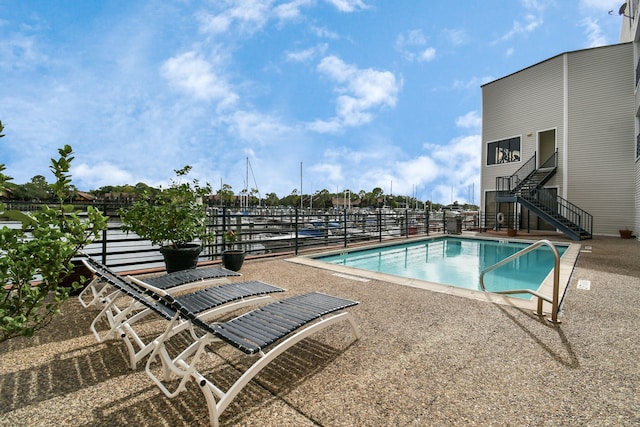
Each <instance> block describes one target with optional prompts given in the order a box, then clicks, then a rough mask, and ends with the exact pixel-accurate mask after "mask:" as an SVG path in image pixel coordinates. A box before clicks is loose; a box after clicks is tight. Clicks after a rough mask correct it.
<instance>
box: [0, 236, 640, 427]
mask: <svg viewBox="0 0 640 427" xmlns="http://www.w3.org/2000/svg"><path fill="white" fill-rule="evenodd" d="M581 243H582V245H583V251H582V253H581V254H580V256H579V258H578V262H577V265H576V268H575V270H574V272H573V275H572V277H571V279H570V284H569V288H568V290H567V295H566V299H565V302H564V306H563V311H562V313H561V316H560V320H561V321H562V323H561V324H560V325H559V326H554V325H552V324H550V323H548V322H546V321H544V320H540V319H539V318H538V317H536V316H534V315H533V314H532V313H531V312H530V311H528V310H523V309H519V308H515V307H510V306H505V305H498V304H493V303H489V302H485V301H478V300H473V299H466V298H462V297H459V296H455V295H448V294H444V293H438V292H432V291H429V290H424V289H418V288H413V287H407V286H402V285H398V284H392V283H388V282H383V281H379V280H369V281H363V280H355V279H354V278H350V277H348V276H346V277H343V276H338V275H334V274H333V273H332V272H330V271H326V270H322V269H318V268H313V267H310V266H304V265H298V264H293V263H290V262H288V261H287V260H285V259H282V258H273V259H262V260H248V261H247V262H245V264H244V266H243V267H242V270H241V273H242V274H243V276H242V277H240V278H238V279H235V280H251V279H259V280H262V281H265V282H268V283H272V284H274V285H278V286H282V287H284V288H286V289H287V292H286V293H285V294H283V295H278V296H277V298H284V297H286V296H287V295H295V294H300V293H303V292H307V291H312V290H319V291H322V292H326V293H329V294H334V295H337V296H342V297H345V298H350V299H355V300H358V301H360V305H358V306H356V307H354V308H352V309H351V312H352V313H353V314H354V315H355V317H356V320H357V323H358V325H359V328H360V332H361V338H360V339H359V340H357V341H354V339H353V337H352V335H351V333H350V331H349V329H348V328H347V327H346V326H343V325H338V326H333V327H331V328H329V329H328V330H326V331H324V332H322V333H319V334H317V335H314V336H313V337H312V338H311V339H308V340H306V341H304V342H302V343H301V344H299V345H297V346H296V347H294V348H293V349H291V350H289V351H287V352H286V353H284V354H283V355H282V356H281V357H279V358H278V359H276V360H275V361H274V362H273V363H272V364H271V365H269V366H268V367H267V368H266V369H265V370H264V371H262V372H261V373H260V374H259V375H258V377H257V378H256V380H254V381H252V382H251V383H250V384H249V385H248V386H247V387H246V388H245V389H244V391H243V392H242V393H241V394H240V395H239V396H238V398H237V399H236V400H235V401H234V402H233V403H232V404H231V405H230V407H229V408H228V409H227V410H226V411H225V412H224V413H223V414H222V416H221V425H224V426H231V425H240V426H242V425H246V426H424V425H434V426H443V425H456V426H460V425H463V426H464V425H482V426H486V425H499V426H504V425H514V426H516V425H517V426H520V425H536V426H541V425H549V426H552V425H553V426H556V425H563V426H584V425H590V426H607V425H611V426H637V425H639V424H640V363H639V361H638V357H639V356H638V355H639V354H640V340H639V339H638V326H639V325H640V321H639V318H638V313H639V308H640V242H639V241H637V240H622V239H619V238H608V237H597V238H595V239H593V240H586V241H583V242H581ZM579 280H587V281H590V285H591V286H590V289H588V290H587V289H580V288H578V286H577V284H578V281H579ZM582 287H583V286H581V288H582ZM63 310H64V314H63V315H62V316H58V317H56V318H55V319H54V321H53V322H52V323H51V324H50V325H48V326H47V328H46V329H44V330H42V331H40V332H38V333H37V335H36V336H35V337H34V338H30V339H25V338H18V339H13V340H10V341H8V342H5V343H2V344H0V394H1V396H0V425H3V426H4V425H6V426H40V425H42V426H50V425H65V426H105V425H109V426H118V425H140V426H147V425H148V426H161V425H164V426H204V425H208V423H209V417H208V413H207V409H206V402H205V399H204V398H203V396H202V394H201V392H200V391H199V389H198V387H197V386H196V385H192V386H191V387H189V389H188V391H187V392H185V393H182V394H181V395H179V396H178V397H176V398H174V399H168V398H166V397H165V396H164V395H163V394H162V392H161V391H160V390H159V389H158V387H157V386H155V385H154V384H153V383H152V382H151V381H150V380H149V378H148V377H147V375H146V374H145V372H144V368H143V366H140V367H138V369H137V370H135V371H132V370H130V369H129V368H128V366H127V362H126V359H125V356H126V354H125V350H124V346H123V344H122V343H121V342H120V341H114V342H109V343H107V344H97V343H96V340H95V338H94V337H93V335H91V333H90V331H89V324H90V323H91V321H92V319H93V317H94V315H95V314H96V312H95V310H87V309H83V308H81V306H80V304H79V303H78V302H77V300H75V299H72V300H70V301H68V302H66V303H65V305H64V307H63ZM163 324H164V322H163V321H161V320H154V321H150V322H147V323H145V324H144V328H146V330H147V331H148V335H149V336H153V335H154V334H157V333H158V332H160V331H162V329H163ZM212 350H213V352H214V353H218V354H220V355H222V356H223V357H224V360H223V361H221V360H220V358H218V357H214V356H215V354H211V355H210V357H209V358H208V362H210V368H209V369H208V370H207V371H206V372H207V373H209V374H211V376H212V377H214V378H217V379H218V380H219V381H220V382H221V384H228V383H229V381H230V380H233V379H234V378H235V377H237V376H238V371H237V369H236V368H237V367H242V366H246V365H247V359H248V357H247V356H243V355H239V354H235V353H230V352H227V351H224V350H225V349H221V348H218V347H215V348H212ZM209 359H210V360H209ZM207 366H209V365H207Z"/></svg>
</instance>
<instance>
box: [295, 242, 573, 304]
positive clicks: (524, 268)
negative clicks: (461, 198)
mask: <svg viewBox="0 0 640 427" xmlns="http://www.w3.org/2000/svg"><path fill="white" fill-rule="evenodd" d="M532 243H534V242H533V241H517V240H504V239H498V238H495V239H494V238H477V237H433V238H426V239H424V238H423V239H418V240H411V241H406V242H402V243H392V244H379V245H377V246H375V247H367V248H363V249H351V250H342V251H333V252H330V253H326V254H324V255H323V254H321V255H313V256H305V257H297V258H293V259H291V260H290V261H292V262H296V263H299V264H305V265H311V266H314V267H318V268H323V269H327V270H332V271H334V272H335V273H336V274H340V275H353V276H356V277H358V278H368V279H377V280H383V281H387V282H392V283H397V284H401V285H406V286H413V287H419V288H423V289H428V290H432V291H437V292H444V293H450V294H455V295H459V296H464V297H467V298H474V299H482V300H489V301H493V302H497V303H506V304H511V305H517V306H521V307H522V306H523V304H521V303H518V302H517V301H520V302H523V303H526V304H524V306H526V307H527V308H528V307H530V306H531V304H529V303H532V304H533V301H532V300H531V298H532V297H531V296H530V295H528V294H521V295H518V296H515V295H511V296H507V295H496V294H488V293H486V292H482V291H480V290H479V289H480V287H479V276H480V272H481V271H482V270H483V269H485V268H487V267H489V266H492V265H494V264H495V263H497V262H499V261H500V260H502V259H505V258H507V257H509V256H510V255H512V254H514V253H516V252H518V251H520V250H521V249H524V248H526V247H527V246H529V245H530V244H532ZM555 246H556V248H557V250H558V252H559V253H560V255H561V260H560V266H561V268H560V295H563V294H564V292H565V289H566V287H567V285H568V282H569V279H570V276H571V272H572V270H573V267H574V265H575V262H576V261H577V257H578V254H579V249H580V245H579V244H573V243H560V244H556V245H555ZM552 271H553V254H552V251H551V249H549V248H548V247H546V246H542V247H540V248H538V249H536V250H534V251H533V252H531V253H529V254H526V255H524V256H522V257H520V258H518V259H516V260H514V261H513V262H510V263H508V264H506V265H505V266H502V267H499V268H497V269H496V270H493V271H491V272H489V273H487V274H486V275H485V285H486V287H487V290H488V291H501V290H508V289H523V288H524V289H531V290H537V291H538V292H541V293H544V294H546V295H551V294H552V288H553V274H552ZM512 297H515V298H512ZM518 297H519V298H518ZM513 300H516V303H514V302H513ZM533 307H535V305H534V306H533Z"/></svg>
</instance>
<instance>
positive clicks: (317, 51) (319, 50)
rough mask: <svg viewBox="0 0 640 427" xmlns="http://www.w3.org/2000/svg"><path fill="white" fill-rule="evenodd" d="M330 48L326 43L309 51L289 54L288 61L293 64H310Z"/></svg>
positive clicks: (304, 50)
mask: <svg viewBox="0 0 640 427" xmlns="http://www.w3.org/2000/svg"><path fill="white" fill-rule="evenodd" d="M328 47H329V46H328V45H327V44H326V43H322V44H319V45H317V46H314V47H310V48H308V49H303V50H297V51H293V52H287V60H288V61H292V62H308V61H310V60H312V59H314V58H315V57H316V56H318V55H323V54H324V52H326V50H327V49H328Z"/></svg>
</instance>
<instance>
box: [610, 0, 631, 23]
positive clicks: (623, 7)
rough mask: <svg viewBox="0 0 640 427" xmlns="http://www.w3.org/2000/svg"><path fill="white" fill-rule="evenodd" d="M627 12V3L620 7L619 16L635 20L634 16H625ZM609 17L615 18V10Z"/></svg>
mask: <svg viewBox="0 0 640 427" xmlns="http://www.w3.org/2000/svg"><path fill="white" fill-rule="evenodd" d="M626 11H627V3H626V2H625V3H622V5H621V6H620V9H618V15H620V16H624V17H625V18H629V19H631V20H633V16H629V15H626V14H625V12H626ZM609 15H612V16H613V9H612V10H610V11H609Z"/></svg>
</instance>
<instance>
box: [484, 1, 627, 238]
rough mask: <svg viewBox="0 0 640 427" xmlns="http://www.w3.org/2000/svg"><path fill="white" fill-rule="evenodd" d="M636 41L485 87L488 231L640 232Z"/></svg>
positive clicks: (571, 55) (552, 61) (568, 56)
mask: <svg viewBox="0 0 640 427" xmlns="http://www.w3.org/2000/svg"><path fill="white" fill-rule="evenodd" d="M636 13H637V11H636ZM623 25H624V24H623ZM635 45H636V43H635V42H626V43H620V44H615V45H610V46H603V47H597V48H592V49H584V50H578V51H572V52H566V53H562V54H560V55H557V56H554V57H552V58H549V59H547V60H545V61H542V62H540V63H538V64H535V65H532V66H531V67H528V68H525V69H523V70H520V71H518V72H516V73H513V74H511V75H508V76H505V77H503V78H500V79H498V80H495V81H492V82H490V83H487V84H485V85H483V86H482V164H481V209H482V210H483V212H484V221H485V226H486V227H489V228H494V227H496V228H503V229H504V228H517V229H530V230H536V229H551V230H554V229H555V230H559V231H562V232H564V233H566V234H567V235H568V236H570V237H572V238H574V239H584V238H590V237H591V236H592V235H593V234H598V235H618V230H619V229H621V228H625V227H628V228H631V229H633V230H635V234H636V235H638V234H640V233H638V230H640V215H639V212H640V202H639V200H640V172H639V171H640V169H639V165H638V164H639V160H640V158H639V156H640V148H639V145H638V142H637V141H638V138H637V137H636V135H638V129H639V126H638V118H637V112H638V105H639V104H638V101H637V100H636V83H637V81H638V80H637V78H636V65H635V64H636V63H637V50H636V49H635Z"/></svg>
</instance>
